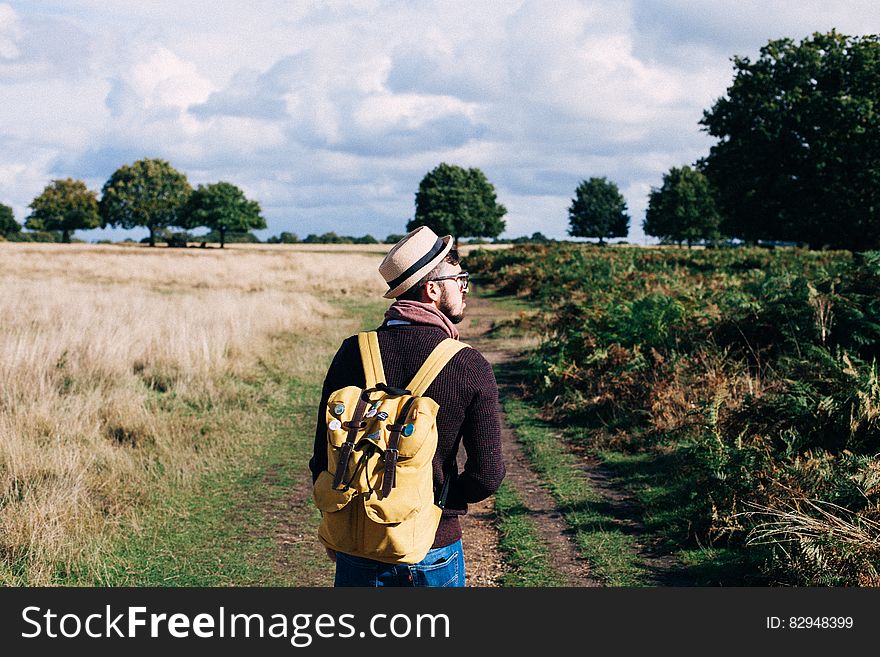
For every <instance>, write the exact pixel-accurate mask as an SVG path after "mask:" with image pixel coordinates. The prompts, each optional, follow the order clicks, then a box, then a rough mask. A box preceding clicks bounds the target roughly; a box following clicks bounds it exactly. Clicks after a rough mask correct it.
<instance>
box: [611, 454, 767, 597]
mask: <svg viewBox="0 0 880 657" xmlns="http://www.w3.org/2000/svg"><path fill="white" fill-rule="evenodd" d="M670 449H671V448H670ZM595 454H596V456H597V457H598V458H599V460H600V461H601V463H602V465H603V466H604V467H605V468H607V469H608V470H609V471H610V472H612V473H613V474H614V476H615V480H616V482H617V484H618V485H619V486H620V487H621V488H622V489H623V490H625V491H626V492H628V493H629V494H631V495H632V496H633V498H634V499H635V500H636V501H637V503H638V505H639V507H640V508H641V510H642V522H643V524H644V527H645V531H646V532H647V533H648V534H650V535H651V536H653V537H654V539H655V541H656V544H657V547H658V549H659V550H661V551H662V552H664V553H665V554H667V555H669V556H670V557H672V558H673V559H674V560H675V561H677V562H678V563H679V564H680V566H679V568H678V569H677V572H676V574H675V576H676V579H678V580H681V581H686V582H688V583H691V584H694V585H696V586H718V585H723V586H739V585H763V584H766V583H767V582H766V578H764V577H762V576H760V575H759V574H758V573H760V572H761V571H762V570H763V568H762V567H761V563H760V562H761V560H762V559H763V558H764V556H763V555H762V553H761V552H760V551H757V550H743V549H742V548H731V547H725V546H718V545H699V544H698V545H694V539H693V531H692V528H691V526H690V523H691V522H692V518H693V517H695V515H696V512H695V511H694V507H695V506H696V505H698V504H700V503H702V497H701V496H700V495H699V494H695V492H694V491H693V489H692V487H691V486H690V485H689V484H688V481H687V480H686V479H684V478H683V477H681V476H680V474H679V472H680V470H681V466H682V458H681V457H680V456H679V454H678V453H677V452H676V451H674V450H671V451H668V452H666V453H658V452H640V453H636V454H632V453H626V452H620V451H614V450H597V451H596V452H595Z"/></svg>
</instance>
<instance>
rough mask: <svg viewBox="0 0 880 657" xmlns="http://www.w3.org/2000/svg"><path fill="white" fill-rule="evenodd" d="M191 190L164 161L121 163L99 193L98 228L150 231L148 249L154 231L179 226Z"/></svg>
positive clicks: (153, 237) (180, 176)
mask: <svg viewBox="0 0 880 657" xmlns="http://www.w3.org/2000/svg"><path fill="white" fill-rule="evenodd" d="M191 191H192V188H191V187H190V185H189V182H188V181H187V179H186V176H185V175H184V174H182V173H180V172H179V171H177V170H176V169H175V168H174V167H172V166H171V165H170V164H169V163H168V162H166V161H165V160H150V159H145V160H138V161H137V162H135V163H134V164H132V165H131V166H129V165H127V164H125V165H123V166H121V167H119V168H118V169H117V170H116V171H114V172H113V175H112V176H110V179H109V180H108V181H107V182H106V183H104V188H103V189H102V191H101V202H100V209H101V222H102V227H103V226H106V225H108V224H109V225H111V226H121V227H122V228H128V229H131V228H135V227H138V226H143V227H145V228H147V229H148V230H149V231H150V246H156V230H157V229H159V228H165V227H167V226H177V225H179V222H180V220H181V216H180V212H181V210H182V208H183V206H184V204H185V203H186V200H187V198H188V197H189V194H190V192H191Z"/></svg>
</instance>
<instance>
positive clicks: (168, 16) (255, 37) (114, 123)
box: [0, 0, 880, 242]
mask: <svg viewBox="0 0 880 657" xmlns="http://www.w3.org/2000/svg"><path fill="white" fill-rule="evenodd" d="M831 28H837V29H838V31H840V32H843V33H845V34H853V35H855V34H872V33H877V32H880V11H877V8H876V5H875V3H874V2H868V1H856V0H853V1H841V2H834V1H827V0H826V1H824V2H818V1H813V0H805V1H802V2H792V1H789V2H781V1H775V0H764V1H761V2H751V1H744V0H739V1H735V2H733V1H725V2H722V1H714V0H702V1H696V0H695V1H693V2H684V1H683V0H668V1H663V2H661V1H660V0H640V1H638V0H633V1H623V0H621V1H601V2H589V1H574V0H571V1H569V0H559V1H553V2H549V1H509V2H502V1H498V0H496V1H494V2H479V1H475V0H468V1H466V2H459V1H443V2H440V1H434V2H427V1H425V2H422V1H406V2H404V1H394V0H385V1H379V0H373V1H367V0H364V1H358V0H352V1H344V2H343V1H335V0H325V1H323V2H317V1H315V2H274V1H260V2H254V3H242V2H228V1H226V0H212V1H211V2H203V1H201V0H197V1H190V2H187V1H186V0H177V1H176V2H167V1H158V0H141V1H140V2H138V3H130V2H123V1H118V0H101V1H98V0H65V1H64V2H60V1H59V2H50V1H47V0H30V1H28V2H2V0H0V203H5V204H7V205H10V206H12V207H13V210H14V212H15V216H16V218H17V219H18V220H19V221H20V222H23V221H24V218H25V217H26V216H27V213H28V208H27V205H28V203H30V201H31V200H32V199H33V198H34V197H35V196H36V195H37V194H39V193H40V191H42V189H43V188H44V187H45V186H46V185H47V184H48V183H49V181H50V180H52V179H54V178H64V177H68V176H70V177H73V178H80V179H82V180H84V181H85V182H86V183H87V184H88V185H89V186H90V187H91V188H92V189H95V190H96V191H99V190H100V189H101V186H102V185H103V184H104V182H105V181H106V180H107V178H108V177H109V176H110V174H111V173H112V172H113V171H114V170H115V169H116V168H117V167H118V166H120V165H122V164H130V163H131V162H134V161H135V160H137V159H141V158H144V157H158V158H163V159H167V160H169V161H170V162H171V163H172V165H174V166H175V167H176V168H178V169H179V170H181V171H183V172H184V173H186V174H187V176H188V177H189V180H190V182H191V183H192V184H193V186H195V185H196V184H200V183H202V184H204V183H210V182H216V181H219V180H226V181H229V182H232V183H235V184H236V185H238V186H240V187H241V188H242V189H244V190H245V193H246V194H247V195H248V196H249V197H250V198H253V199H255V200H257V201H259V202H260V204H261V205H262V207H263V210H264V215H265V217H266V219H267V222H268V226H269V227H268V229H267V230H265V231H259V234H260V235H261V236H262V237H264V238H265V237H268V236H269V235H274V234H278V233H279V232H281V231H285V230H286V231H291V232H295V233H297V234H298V235H300V236H301V237H304V236H305V235H307V234H309V233H322V232H326V231H331V230H332V231H336V232H337V233H340V234H349V235H363V234H366V233H370V234H372V235H374V236H376V237H379V238H383V237H385V236H386V235H388V234H390V233H402V232H403V231H404V227H405V224H406V222H407V221H408V220H409V219H410V218H411V217H412V213H413V201H414V195H415V191H416V189H417V188H418V183H419V180H421V178H422V177H423V176H424V174H425V173H426V172H427V171H429V170H431V169H432V168H434V167H435V166H436V165H437V164H439V163H440V162H448V163H453V164H458V165H461V166H465V167H472V166H473V167H479V168H481V169H482V170H483V171H484V172H485V173H486V175H487V176H488V178H489V180H490V181H492V182H493V183H494V184H495V187H496V190H497V192H498V198H499V201H500V202H501V203H503V204H504V205H505V206H506V207H507V210H508V214H507V216H506V218H505V219H506V221H507V231H506V232H505V233H504V235H505V236H509V237H515V236H519V235H524V234H531V233H533V232H535V231H541V232H543V233H544V234H545V235H548V236H550V237H556V238H562V237H565V236H566V229H567V227H568V215H567V208H568V206H569V204H570V202H571V198H572V195H573V193H574V189H575V187H576V186H577V185H578V183H579V182H580V181H581V180H584V179H586V178H589V177H592V176H606V177H607V178H609V179H610V180H613V181H614V182H615V183H617V185H618V186H619V187H620V189H621V191H622V192H623V194H624V196H625V198H626V200H627V204H628V207H629V211H630V215H631V217H632V221H631V228H630V238H629V239H630V240H631V241H634V242H646V241H649V240H648V239H647V238H645V236H644V235H643V233H642V230H641V222H642V219H643V218H644V210H645V206H646V203H647V195H648V193H649V191H650V189H651V187H652V186H653V187H656V186H659V185H660V184H661V178H662V175H663V173H664V172H666V171H668V170H669V168H670V167H673V166H681V165H684V164H690V163H693V162H694V161H695V160H696V159H697V158H699V157H701V156H702V155H704V154H705V153H706V152H707V151H708V148H709V146H710V144H711V143H712V141H711V139H710V138H709V137H708V136H707V135H706V134H705V133H703V132H701V131H700V129H699V125H698V121H699V119H700V117H701V116H702V112H703V110H704V109H706V108H708V107H710V106H711V104H712V103H713V102H714V101H715V100H716V99H717V98H718V97H720V96H722V95H723V94H724V92H725V89H726V88H727V86H728V85H729V84H730V82H731V80H732V66H731V62H730V58H731V57H732V56H733V55H745V56H750V57H752V58H754V57H756V56H757V54H758V50H759V48H760V47H761V46H762V45H764V44H766V42H767V41H768V40H769V39H772V38H779V37H783V36H787V37H791V38H794V39H795V40H800V39H802V38H804V37H807V36H809V35H810V34H811V33H813V32H816V31H820V32H825V31H828V30H830V29H831ZM142 234H144V233H138V232H137V231H130V232H123V231H110V230H108V231H100V230H99V231H82V232H80V233H78V234H77V236H79V237H81V238H84V239H98V238H101V237H113V238H119V237H122V236H123V235H131V236H133V237H140V236H141V235H142Z"/></svg>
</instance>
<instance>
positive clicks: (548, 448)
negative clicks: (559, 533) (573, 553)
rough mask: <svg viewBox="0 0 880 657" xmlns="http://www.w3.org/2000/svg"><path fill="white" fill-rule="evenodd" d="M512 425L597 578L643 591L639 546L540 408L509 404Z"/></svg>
mask: <svg viewBox="0 0 880 657" xmlns="http://www.w3.org/2000/svg"><path fill="white" fill-rule="evenodd" d="M502 404H503V407H504V411H505V414H506V417H507V422H508V423H509V424H510V426H511V427H512V428H513V429H514V431H515V432H516V435H517V437H518V439H519V441H520V443H521V444H522V446H523V449H524V451H525V453H526V455H527V457H528V458H529V461H530V462H531V464H532V466H533V467H534V469H535V471H536V472H537V473H538V474H539V476H540V477H541V479H542V481H543V482H544V483H545V485H546V486H547V488H548V490H549V491H550V493H551V495H552V496H553V499H554V500H555V502H556V504H557V507H558V508H559V510H560V512H561V513H562V515H563V517H564V518H565V521H566V523H567V524H568V526H569V527H570V528H571V529H572V530H573V531H574V536H575V544H576V546H577V548H578V551H579V552H580V554H581V556H582V557H583V558H585V559H586V560H587V561H588V562H589V563H590V571H591V574H592V575H593V577H595V578H597V579H599V580H600V581H602V582H603V583H604V584H607V585H609V586H643V585H645V584H646V583H647V581H648V575H647V572H646V570H645V568H644V566H643V564H641V563H640V559H639V556H638V551H637V549H636V547H635V541H634V538H633V536H632V535H631V533H628V532H627V529H626V525H625V523H624V522H622V521H621V518H619V517H618V516H617V515H616V514H615V512H614V509H613V508H612V507H610V506H609V505H608V504H607V503H606V502H605V500H603V498H602V497H601V496H600V495H599V494H598V493H597V492H596V491H595V490H594V488H593V487H592V485H591V483H590V481H589V479H588V477H587V476H586V474H585V473H584V471H583V469H582V463H581V460H580V457H578V456H576V455H574V454H572V453H571V452H570V451H569V449H568V446H567V445H566V444H565V442H564V440H563V438H562V437H561V435H560V432H559V430H558V429H556V428H554V427H553V426H552V425H550V424H548V423H546V422H543V421H542V420H540V419H538V418H537V414H538V409H537V407H535V406H533V405H531V404H529V403H528V402H525V401H523V400H521V399H512V398H507V399H504V400H503V402H502Z"/></svg>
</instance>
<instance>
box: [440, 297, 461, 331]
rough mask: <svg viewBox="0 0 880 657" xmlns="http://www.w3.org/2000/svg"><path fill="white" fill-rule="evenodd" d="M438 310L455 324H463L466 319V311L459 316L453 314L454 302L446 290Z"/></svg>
mask: <svg viewBox="0 0 880 657" xmlns="http://www.w3.org/2000/svg"><path fill="white" fill-rule="evenodd" d="M437 308H438V310H439V311H440V312H441V313H443V314H444V315H446V318H447V319H448V320H449V321H450V322H452V323H453V324H461V322H462V320H463V319H464V310H462V311H461V312H460V313H457V314H456V313H454V312H453V309H452V301H451V300H450V298H449V294H448V293H447V292H446V290H445V289H444V290H443V294H442V295H441V297H440V303H438V304H437Z"/></svg>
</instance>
